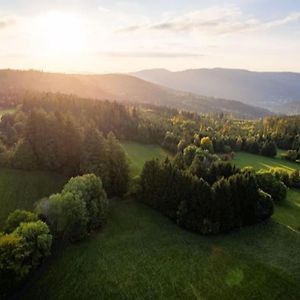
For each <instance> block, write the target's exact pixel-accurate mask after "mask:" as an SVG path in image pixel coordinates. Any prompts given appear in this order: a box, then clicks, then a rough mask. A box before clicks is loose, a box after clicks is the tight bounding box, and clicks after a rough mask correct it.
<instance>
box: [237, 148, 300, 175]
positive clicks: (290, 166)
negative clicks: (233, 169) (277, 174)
mask: <svg viewBox="0 0 300 300" xmlns="http://www.w3.org/2000/svg"><path fill="white" fill-rule="evenodd" d="M233 162H234V163H235V164H236V165H237V166H238V167H240V168H243V167H247V166H252V167H253V168H255V169H257V170H258V169H269V168H274V167H280V168H283V169H285V170H286V171H288V172H291V171H293V170H295V169H298V170H300V164H297V163H293V162H289V161H287V160H284V159H282V158H280V157H279V156H277V157H275V158H270V157H265V156H262V155H255V154H250V153H246V152H237V153H236V154H235V157H234V160H233Z"/></svg>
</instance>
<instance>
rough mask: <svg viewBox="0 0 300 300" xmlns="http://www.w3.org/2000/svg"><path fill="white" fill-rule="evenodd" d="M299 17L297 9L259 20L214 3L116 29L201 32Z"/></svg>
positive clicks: (260, 25)
mask: <svg viewBox="0 0 300 300" xmlns="http://www.w3.org/2000/svg"><path fill="white" fill-rule="evenodd" d="M298 20H300V12H294V13H290V14H289V15H287V16H285V17H283V18H279V19H275V20H272V21H265V20H260V19H258V18H256V17H254V16H251V15H245V14H244V13H243V12H242V11H241V10H240V9H239V8H238V7H236V6H224V7H222V6H214V7H210V8H206V9H202V10H193V11H190V12H187V13H185V14H182V15H176V16H174V15H171V16H169V17H168V16H163V17H162V20H160V21H158V22H148V23H143V24H133V25H131V26H128V27H125V28H122V29H121V30H120V32H135V31H147V32H151V31H156V32H158V31H160V32H169V33H184V32H201V33H204V34H215V35H223V34H233V33H238V32H244V31H255V30H262V29H269V28H274V27H278V26H283V25H286V24H289V23H292V22H296V21H298Z"/></svg>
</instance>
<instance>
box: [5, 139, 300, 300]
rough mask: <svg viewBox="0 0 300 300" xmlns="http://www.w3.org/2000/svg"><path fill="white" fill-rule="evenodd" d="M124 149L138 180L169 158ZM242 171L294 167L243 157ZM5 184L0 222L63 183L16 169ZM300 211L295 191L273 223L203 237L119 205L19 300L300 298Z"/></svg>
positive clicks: (58, 252) (134, 206) (132, 146)
mask: <svg viewBox="0 0 300 300" xmlns="http://www.w3.org/2000/svg"><path fill="white" fill-rule="evenodd" d="M123 147H124V149H125V151H126V152H127V155H128V158H129V160H130V166H131V172H132V174H133V175H138V174H139V173H140V171H141V169H142V166H143V164H144V162H145V161H146V160H148V159H151V158H155V157H158V158H159V157H165V156H166V155H167V153H166V152H165V151H164V150H162V149H161V148H160V147H158V146H154V145H140V144H137V143H125V144H123ZM247 157H248V159H247V161H245V162H243V163H241V162H242V161H243V159H244V158H247ZM250 158H251V159H250ZM271 162H273V165H271ZM275 162H278V163H277V164H276V163H275ZM235 163H236V164H237V165H239V166H240V167H241V166H246V165H253V166H254V167H256V168H257V167H258V168H260V166H262V165H271V166H278V165H279V164H283V165H286V162H285V161H283V160H281V159H279V158H278V159H277V158H276V159H274V160H270V159H267V158H266V159H265V158H264V157H261V156H253V155H250V156H248V154H244V153H238V154H237V155H236V157H235ZM254 163H255V164H254ZM291 166H293V167H298V165H294V164H292V165H290V163H288V164H287V165H286V167H287V168H292V167H291ZM0 177H1V178H2V180H1V188H0V191H1V193H2V194H1V199H2V200H1V208H2V209H4V210H5V212H4V210H1V214H2V215H1V216H2V219H3V217H4V216H5V215H7V213H8V212H9V211H10V210H13V209H14V208H26V209H32V207H33V205H34V202H35V201H36V200H38V199H40V198H41V197H43V196H46V195H48V194H50V193H52V192H54V191H56V190H59V189H60V188H61V186H62V185H63V183H64V181H65V179H64V178H63V177H61V176H59V175H57V174H52V173H44V172H23V171H15V170H8V169H7V170H5V169H3V170H1V172H0ZM299 204H300V191H298V190H290V191H289V195H288V200H287V201H286V202H285V203H283V204H281V205H277V206H276V211H275V215H274V216H273V219H271V220H270V221H268V222H266V223H263V224H259V225H256V226H251V227H247V228H243V229H241V230H236V231H234V232H232V233H229V234H226V235H217V236H212V237H203V236H200V235H198V234H193V233H191V232H187V231H185V230H183V229H181V228H179V227H178V226H177V225H176V224H174V223H172V222H171V221H170V220H169V219H167V218H166V217H164V216H162V215H161V214H160V213H158V212H156V211H154V210H152V209H150V208H148V207H146V206H144V205H143V204H140V203H136V202H134V201H130V200H127V201H125V200H123V201H120V200H119V201H118V200H114V201H111V204H110V213H109V217H108V223H107V224H106V226H105V227H104V228H103V230H102V231H99V232H95V233H92V234H91V236H90V237H88V238H87V239H86V240H84V241H82V242H79V243H75V244H70V245H67V246H66V245H57V246H56V247H55V248H54V249H53V255H52V256H51V257H50V258H49V260H48V261H46V262H45V264H43V265H42V266H41V268H40V269H39V270H37V272H36V273H35V274H33V276H32V278H30V280H29V282H27V283H26V285H25V286H23V287H22V289H21V290H20V291H19V292H18V293H17V294H16V296H15V299H30V300H32V299H44V300H54V299H55V300H56V299H61V300H63V299H66V300H68V299H121V300H122V299H124V300H125V299H128V300H129V299H201V300H202V299H225V300H226V299H230V300H231V299H295V300H296V299H300V286H299V284H298V283H299V280H300V256H299V249H300V237H299V232H297V230H295V229H297V228H299Z"/></svg>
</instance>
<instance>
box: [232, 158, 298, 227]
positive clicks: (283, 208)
mask: <svg viewBox="0 0 300 300" xmlns="http://www.w3.org/2000/svg"><path fill="white" fill-rule="evenodd" d="M233 162H234V163H235V164H236V165H237V166H238V167H240V168H243V167H246V166H252V167H254V168H255V169H257V170H258V169H269V168H274V167H280V168H283V169H284V170H286V171H288V172H291V171H293V170H296V169H298V170H300V164H297V163H292V162H289V161H286V160H284V159H282V158H280V157H279V156H277V157H275V158H269V157H265V156H261V155H254V154H249V153H244V152H238V153H236V155H235V157H234V160H233ZM273 219H274V220H276V221H277V222H279V223H281V224H284V225H286V226H289V227H291V228H292V229H294V230H298V231H300V190H299V189H289V190H288V195H287V200H286V201H284V202H283V203H280V204H277V205H276V206H275V213H274V215H273Z"/></svg>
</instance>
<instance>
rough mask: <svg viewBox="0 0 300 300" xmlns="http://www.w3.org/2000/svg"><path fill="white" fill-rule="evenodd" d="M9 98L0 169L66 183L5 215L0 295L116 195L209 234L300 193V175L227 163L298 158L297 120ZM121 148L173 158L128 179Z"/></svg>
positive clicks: (98, 222) (98, 223)
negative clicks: (240, 158)
mask: <svg viewBox="0 0 300 300" xmlns="http://www.w3.org/2000/svg"><path fill="white" fill-rule="evenodd" d="M16 97H17V98H18V101H15V100H13V99H16ZM3 99H4V98H3ZM3 99H2V102H1V103H2V105H3V107H5V108H13V112H10V113H6V114H4V115H3V116H2V117H1V122H0V165H1V167H11V168H15V169H21V170H45V171H54V172H57V173H60V174H64V175H65V176H67V177H68V178H69V182H68V183H67V184H66V185H65V186H64V188H63V189H62V191H61V192H60V193H56V194H53V195H50V196H49V197H47V198H45V199H42V200H41V201H40V202H39V203H38V205H37V206H36V208H35V212H28V211H24V210H16V211H14V212H12V213H11V214H10V215H9V216H8V218H7V221H6V223H5V226H4V228H3V229H1V230H2V231H3V232H2V233H1V235H0V279H1V289H2V290H4V291H3V292H2V295H4V294H5V293H7V292H8V291H9V290H11V289H12V287H14V286H16V285H17V284H19V283H20V282H22V281H23V280H24V279H25V278H26V277H27V276H29V274H30V273H31V272H33V271H34V270H35V269H36V268H37V267H38V266H39V265H40V264H41V263H42V261H43V260H44V259H45V258H46V257H47V256H49V255H50V251H51V245H52V244H53V243H61V242H63V243H73V242H76V241H79V240H81V239H83V238H84V237H86V236H87V235H89V234H90V233H91V232H92V231H95V230H98V229H99V228H102V227H103V226H105V223H106V219H107V211H108V209H109V205H108V203H109V200H108V199H111V198H113V197H116V198H118V199H122V198H124V197H127V198H131V199H134V200H136V201H140V202H142V203H145V204H146V205H148V206H150V207H152V208H153V209H155V210H158V211H159V212H161V213H162V214H163V215H165V216H167V217H169V218H170V219H171V220H173V221H174V222H175V223H176V224H178V226H180V227H183V228H185V229H187V230H190V231H193V232H198V233H200V234H202V235H208V234H220V233H225V232H229V231H231V230H233V229H237V228H241V227H243V226H249V225H253V224H256V223H260V222H263V221H265V220H267V219H269V218H270V216H271V215H272V214H273V211H274V203H280V202H282V201H284V200H285V198H286V194H287V189H288V187H294V188H298V187H300V175H299V171H294V172H291V173H288V172H286V171H283V170H281V169H280V168H277V169H270V170H266V171H255V170H254V169H252V168H244V169H239V168H237V167H235V166H234V165H233V164H232V163H231V162H230V160H231V159H232V158H233V157H234V155H235V152H236V151H244V152H249V153H254V154H258V155H262V156H267V157H274V156H276V155H277V151H278V148H279V149H285V150H288V151H287V152H286V153H285V154H284V158H285V159H288V160H293V161H297V160H298V158H299V157H300V117H286V116H269V117H265V118H263V119H260V120H239V119H234V118H232V116H230V115H225V114H223V113H221V114H207V115H199V114H197V113H191V112H187V111H179V110H176V109H170V108H163V107H156V106H153V105H141V104H140V105H132V104H126V105H125V104H120V103H117V102H109V101H99V100H93V99H85V98H79V97H76V96H71V95H63V94H52V93H26V94H22V95H18V96H16V95H14V96H13V97H6V98H5V99H6V100H5V101H4V100H3ZM120 141H138V142H140V143H149V144H159V145H161V146H162V147H163V148H165V149H167V150H168V152H169V153H170V156H169V158H166V159H165V160H161V161H159V160H151V161H148V162H146V163H145V165H144V168H143V171H142V173H141V175H140V176H139V177H137V178H132V177H131V176H130V172H129V165H128V158H127V157H126V154H125V152H124V150H123V148H122V146H121V145H120Z"/></svg>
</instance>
